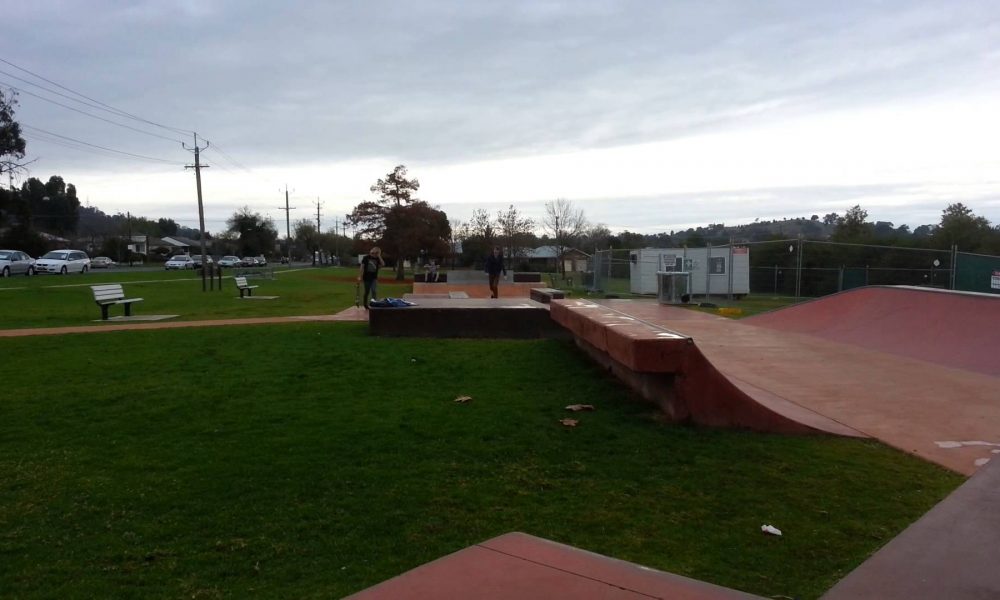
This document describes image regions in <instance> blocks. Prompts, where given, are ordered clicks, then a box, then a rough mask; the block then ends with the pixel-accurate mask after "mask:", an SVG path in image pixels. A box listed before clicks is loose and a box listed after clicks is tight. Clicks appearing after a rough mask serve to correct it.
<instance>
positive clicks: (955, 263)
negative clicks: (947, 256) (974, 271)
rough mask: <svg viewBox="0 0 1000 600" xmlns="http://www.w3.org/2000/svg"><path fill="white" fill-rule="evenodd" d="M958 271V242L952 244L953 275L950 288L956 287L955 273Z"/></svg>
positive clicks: (949, 283) (949, 284)
mask: <svg viewBox="0 0 1000 600" xmlns="http://www.w3.org/2000/svg"><path fill="white" fill-rule="evenodd" d="M957 271H958V244H952V245H951V277H950V281H949V282H948V289H950V290H953V289H955V273H956V272H957Z"/></svg>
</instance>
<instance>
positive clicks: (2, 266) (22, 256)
mask: <svg viewBox="0 0 1000 600" xmlns="http://www.w3.org/2000/svg"><path fill="white" fill-rule="evenodd" d="M22 274H23V275H34V274H35V259H33V258H31V257H30V256H28V255H27V254H26V253H24V252H21V251H20V250H0V277H10V276H11V275H22Z"/></svg>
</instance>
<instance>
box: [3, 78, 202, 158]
mask: <svg viewBox="0 0 1000 600" xmlns="http://www.w3.org/2000/svg"><path fill="white" fill-rule="evenodd" d="M0 73H3V71H0ZM0 83H2V84H3V85H5V86H7V87H9V88H10V89H12V90H15V91H17V92H19V93H22V94H27V95H29V96H34V97H35V98H38V99H39V100H44V101H45V102H50V103H52V104H55V105H56V106H61V107H63V108H66V109H69V110H71V111H73V112H78V113H80V114H81V115H86V116H88V117H91V118H94V119H98V120H100V121H104V122H105V123H111V124H112V125H117V126H118V127H124V128H125V129H131V130H132V131H137V132H139V133H144V134H146V135H151V136H153V137H158V138H160V139H162V140H167V141H168V142H177V143H178V144H183V143H184V141H183V140H179V139H177V138H172V137H167V136H165V135H160V134H158V133H153V132H151V131H143V130H142V129H136V128H135V127H132V126H131V125H125V124H124V123H119V122H117V121H112V120H111V119H105V118H104V117H99V116H97V115H95V114H91V113H89V112H87V111H85V110H80V109H79V108H74V107H72V106H67V105H66V104H63V103H62V102H56V101H55V100H52V99H50V98H46V97H45V96H40V95H38V94H36V93H34V92H29V91H28V90H25V89H21V88H19V87H17V86H15V85H11V84H9V83H7V82H5V81H0ZM59 95H60V96H65V94H59ZM70 100H73V98H70ZM83 104H86V103H83ZM87 106H90V105H89V104H88V105H87Z"/></svg>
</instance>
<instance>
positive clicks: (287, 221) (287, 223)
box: [278, 183, 295, 265]
mask: <svg viewBox="0 0 1000 600" xmlns="http://www.w3.org/2000/svg"><path fill="white" fill-rule="evenodd" d="M278 210H283V211H285V239H287V240H288V264H289V265H291V264H292V224H291V216H290V215H291V213H290V212H289V211H292V210H295V207H294V206H288V184H287V183H286V184H285V208H281V207H280V206H279V207H278Z"/></svg>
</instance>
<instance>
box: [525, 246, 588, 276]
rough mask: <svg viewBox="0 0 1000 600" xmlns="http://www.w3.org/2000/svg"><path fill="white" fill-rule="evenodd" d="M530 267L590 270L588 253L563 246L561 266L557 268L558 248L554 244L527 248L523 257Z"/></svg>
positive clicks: (541, 269)
mask: <svg viewBox="0 0 1000 600" xmlns="http://www.w3.org/2000/svg"><path fill="white" fill-rule="evenodd" d="M525 258H526V259H527V261H528V264H529V265H530V266H531V268H532V269H535V270H538V271H565V272H567V273H573V272H577V273H582V272H585V271H589V270H590V258H591V257H590V255H589V254H587V253H586V252H584V251H582V250H577V249H576V248H563V256H562V260H563V268H562V269H559V268H558V267H559V249H558V248H557V247H556V246H539V247H538V248H532V249H530V250H528V253H527V256H526V257H525Z"/></svg>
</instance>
